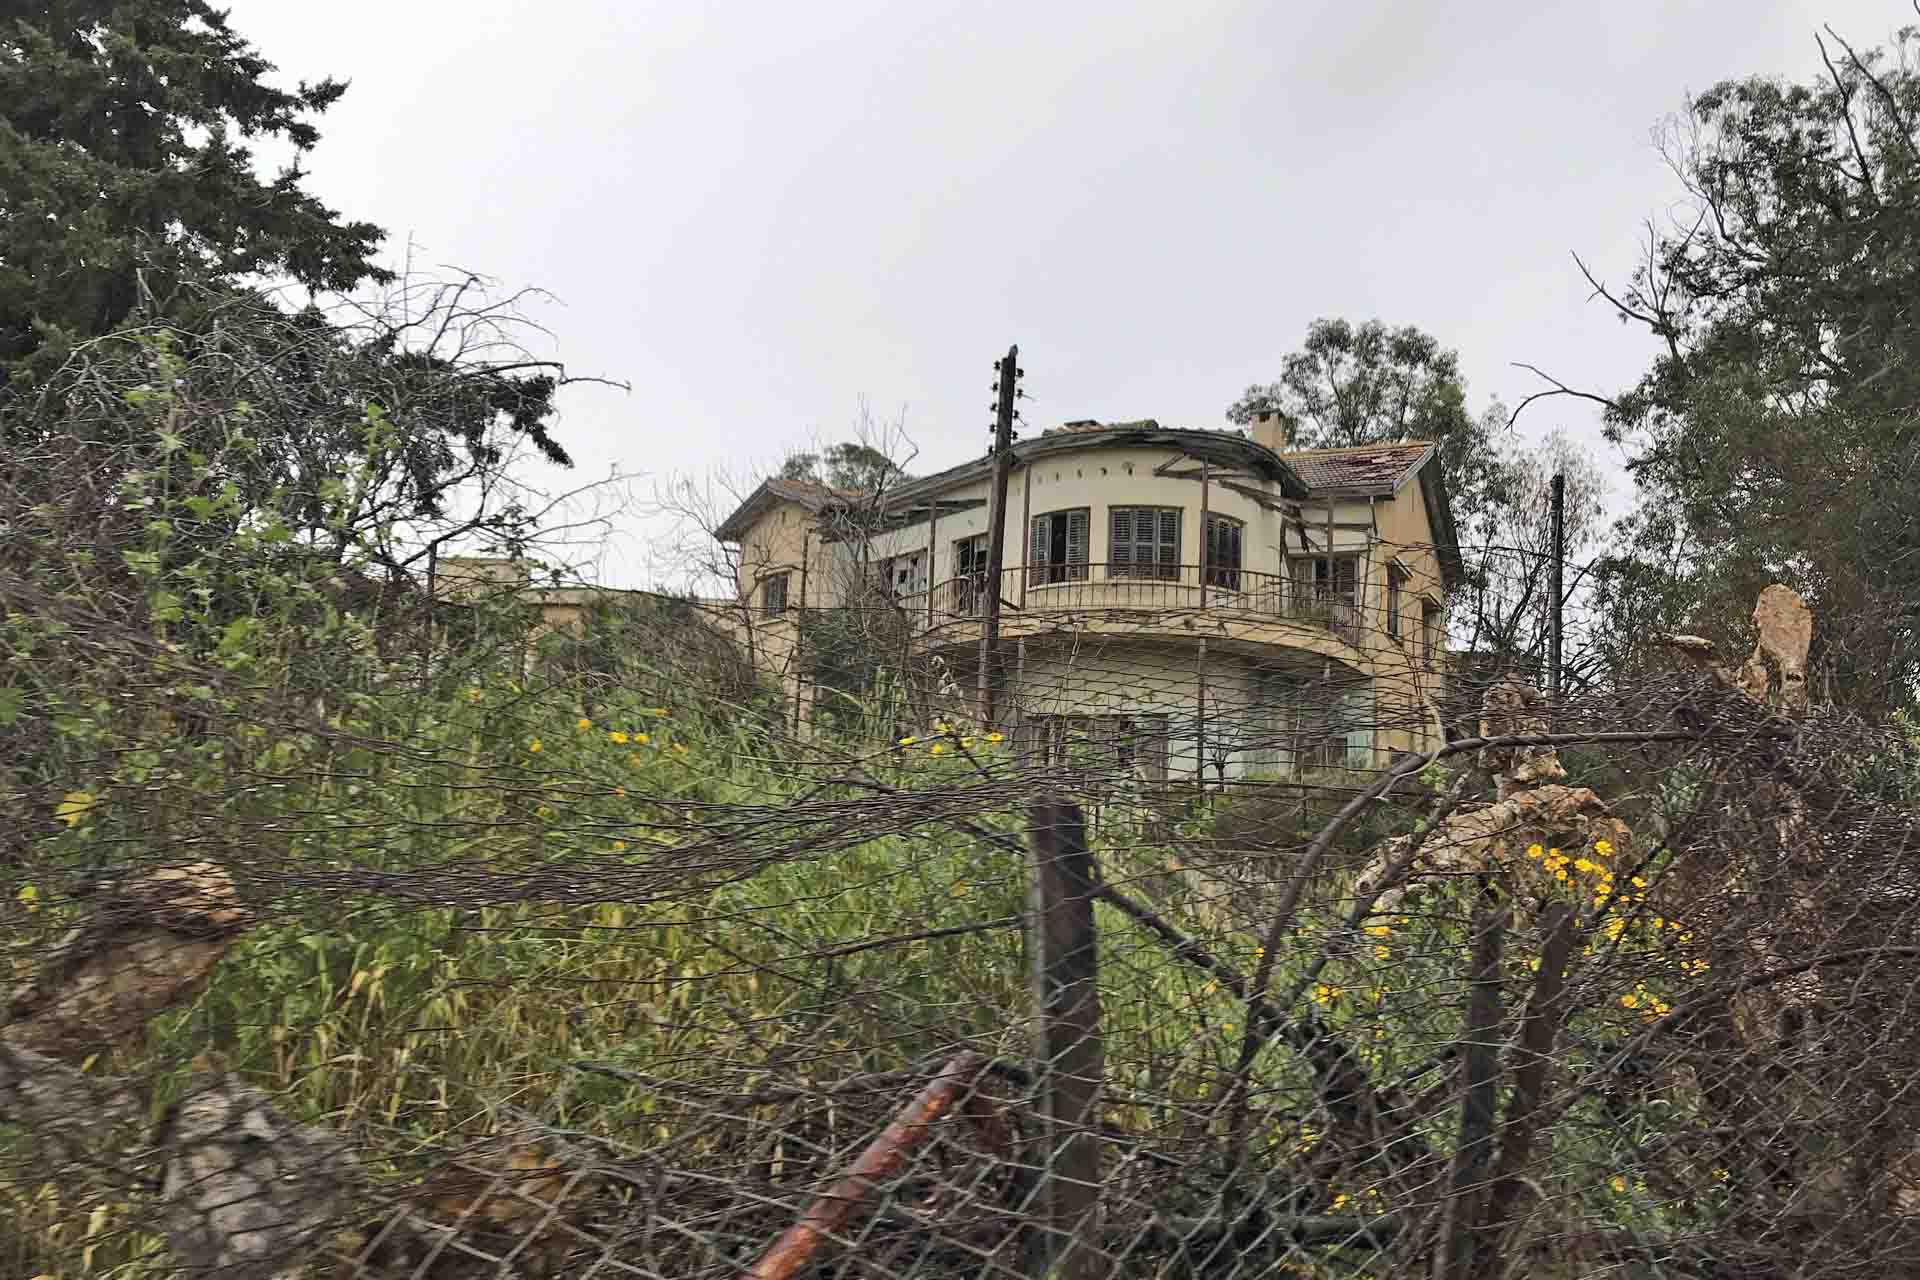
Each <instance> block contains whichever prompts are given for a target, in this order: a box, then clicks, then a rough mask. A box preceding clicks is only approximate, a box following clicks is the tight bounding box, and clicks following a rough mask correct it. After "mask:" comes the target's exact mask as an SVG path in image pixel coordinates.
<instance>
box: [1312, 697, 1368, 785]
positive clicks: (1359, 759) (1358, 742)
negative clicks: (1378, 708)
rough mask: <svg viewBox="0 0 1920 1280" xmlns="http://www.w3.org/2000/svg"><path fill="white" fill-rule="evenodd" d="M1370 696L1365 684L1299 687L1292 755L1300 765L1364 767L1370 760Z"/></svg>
mask: <svg viewBox="0 0 1920 1280" xmlns="http://www.w3.org/2000/svg"><path fill="white" fill-rule="evenodd" d="M1373 718H1374V717H1373V696H1372V692H1371V690H1369V689H1368V688H1367V687H1366V686H1365V685H1354V686H1350V687H1348V688H1346V689H1327V688H1325V687H1321V688H1317V689H1302V690H1301V691H1300V694H1299V710H1298V720H1297V722H1296V723H1297V724H1298V726H1299V728H1298V730H1297V732H1298V744H1299V745H1298V749H1297V754H1296V759H1297V760H1298V761H1299V767H1300V768H1301V769H1303V770H1304V769H1364V768H1368V767H1369V766H1371V765H1372V763H1373Z"/></svg>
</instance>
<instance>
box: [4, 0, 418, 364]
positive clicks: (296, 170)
mask: <svg viewBox="0 0 1920 1280" xmlns="http://www.w3.org/2000/svg"><path fill="white" fill-rule="evenodd" d="M11 8H12V12H11V13H10V15H9V16H8V17H7V18H6V19H5V20H4V21H0V181H4V184H5V188H6V192H7V197H6V205H7V208H6V210H5V214H4V216H0V368H3V369H5V370H6V371H7V372H9V373H13V372H16V371H18V370H20V369H21V368H22V367H23V365H26V364H28V363H29V362H32V358H33V357H34V356H35V355H36V353H41V354H42V359H41V360H40V361H38V362H36V363H37V364H39V365H40V366H42V367H44V366H45V365H46V364H48V363H51V362H52V361H53V360H55V359H57V358H58V354H59V353H60V352H62V351H64V350H65V349H66V348H67V347H68V346H70V345H71V344H72V343H73V342H74V341H76V340H78V339H81V338H85V337H91V336H97V335H100V334H104V333H108V332H111V331H112V330H113V329H114V328H116V327H117V326H119V325H120V324H122V323H123V322H125V321H126V320H127V319H128V318H129V316H131V315H132V314H133V313H134V311H135V309H136V307H137V306H140V305H141V304H142V303H143V302H144V303H145V304H147V307H148V310H149V312H150V313H151V314H165V315H169V316H175V315H177V314H178V311H179V309H180V308H181V307H182V306H184V305H185V304H187V303H190V302H194V301H197V300H203V299H204V297H205V295H204V293H203V292H201V291H197V290H187V291H184V292H183V291H182V285H183V283H186V282H192V281H198V282H202V283H204V282H207V281H214V280H218V281H230V282H239V281H243V280H248V279H255V278H260V277H290V278H291V279H293V280H296V281H298V282H299V283H301V284H303V285H306V286H309V287H312V288H315V289H325V290H345V289H350V288H352V287H354V286H355V285H358V284H360V283H362V282H364V281H368V280H374V281H383V280H386V279H388V278H389V276H388V273H387V272H385V271H384V270H383V269H381V268H380V267H379V266H377V265H376V264H375V263H374V261H373V254H374V252H375V250H376V249H377V248H378V247H379V244H380V242H381V239H382V237H383V235H384V233H383V232H382V231H381V230H380V229H379V228H378V227H375V226H374V225H372V224H371V223H367V222H356V221H343V220H342V219H341V217H340V215H339V214H338V213H336V212H335V211H334V210H332V209H330V208H328V207H327V206H326V205H325V204H323V203H322V202H321V201H320V200H319V199H317V198H316V197H315V196H314V195H312V194H311V193H310V192H308V191H306V190H305V189H304V188H303V186H302V182H303V179H304V177H305V174H304V172H303V170H302V169H301V168H300V165H299V162H298V159H297V156H298V155H299V154H301V153H304V152H306V151H307V150H309V149H311V148H312V147H313V145H314V144H315V143H316V142H317V141H318V140H319V133H318V131H317V130H316V128H315V127H314V124H313V122H312V118H313V117H315V116H318V115H320V114H321V113H323V112H324V111H326V109H327V108H328V107H330V106H332V105H333V104H334V103H335V102H337V101H338V100H339V98H340V95H341V94H342V93H344V92H345V91H346V85H345V84H343V83H341V82H339V81H336V80H331V79H326V80H322V81H320V82H319V83H317V84H307V83H304V82H302V83H301V84H299V85H298V86H297V87H296V88H294V89H291V90H286V89H279V88H275V87H272V86H271V85H270V84H268V83H267V82H266V77H267V76H268V75H269V74H270V73H271V72H272V71H273V69H274V68H273V66H272V64H271V63H269V62H267V61H265V60H264V59H263V58H262V57H261V56H260V55H259V54H258V53H257V52H256V51H255V50H254V49H253V47H252V46H251V45H250V44H249V43H248V42H247V41H246V40H245V39H244V38H243V37H241V36H240V35H239V34H237V33H236V32H235V31H234V30H233V29H232V28H231V27H230V26H228V24H227V17H226V15H225V14H224V13H223V12H221V11H220V10H218V9H215V8H214V7H212V6H211V5H210V4H208V3H206V0H49V2H47V3H42V4H39V5H29V6H25V7H21V6H12V7H11ZM262 137H265V138H273V139H280V140H284V141H285V142H286V143H289V144H291V145H292V147H293V148H294V150H295V154H296V159H295V161H294V162H293V163H291V164H289V165H288V166H287V167H286V168H284V169H283V170H281V172H280V173H279V174H277V175H276V176H275V177H273V178H272V179H271V180H263V179H262V178H261V177H260V175H259V174H258V173H257V172H256V169H255V162H254V156H253V154H252V151H251V150H250V148H249V147H248V146H247V145H245V144H244V140H247V139H254V138H262Z"/></svg>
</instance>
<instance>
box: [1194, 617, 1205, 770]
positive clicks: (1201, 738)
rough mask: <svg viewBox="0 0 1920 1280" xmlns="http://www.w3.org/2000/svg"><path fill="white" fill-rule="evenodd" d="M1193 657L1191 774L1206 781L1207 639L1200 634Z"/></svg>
mask: <svg viewBox="0 0 1920 1280" xmlns="http://www.w3.org/2000/svg"><path fill="white" fill-rule="evenodd" d="M1196 643H1197V645H1198V647H1197V649H1196V651H1195V653H1194V659H1193V686H1194V687H1193V755H1194V763H1193V776H1194V779H1195V780H1196V781H1198V782H1199V783H1200V784H1201V785H1202V786H1205V785H1206V781H1207V640H1206V637H1205V636H1202V637H1201V638H1200V639H1199V641H1197V642H1196Z"/></svg>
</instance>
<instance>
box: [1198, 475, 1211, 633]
mask: <svg viewBox="0 0 1920 1280" xmlns="http://www.w3.org/2000/svg"><path fill="white" fill-rule="evenodd" d="M1211 485H1212V473H1211V471H1210V470H1209V468H1208V466H1207V460H1206V459H1205V458H1202V459H1200V608H1201V609H1202V610H1204V609H1205V608H1206V607H1207V564H1208V562H1209V561H1210V560H1211V559H1212V557H1211V556H1209V555H1208V554H1207V552H1208V550H1209V549H1210V548H1209V546H1208V543H1209V542H1210V541H1211V540H1210V539H1209V538H1208V536H1207V534H1208V530H1207V517H1208V516H1209V515H1210V514H1212V513H1211V512H1210V511H1209V510H1208V501H1207V499H1208V494H1209V492H1210V489H1211Z"/></svg>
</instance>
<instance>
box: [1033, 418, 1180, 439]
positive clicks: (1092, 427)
mask: <svg viewBox="0 0 1920 1280" xmlns="http://www.w3.org/2000/svg"><path fill="white" fill-rule="evenodd" d="M1159 429H1160V424H1159V423H1158V422H1156V421H1155V420H1153V419H1152V418H1136V419H1135V420H1133V421H1132V422H1095V421H1094V420H1093V419H1092V418H1082V419H1080V420H1079V421H1077V422H1063V423H1061V424H1060V425H1059V426H1057V427H1048V428H1047V429H1046V430H1045V431H1042V432H1041V433H1040V434H1041V435H1043V436H1057V435H1082V434H1085V433H1086V432H1089V431H1127V430H1134V431H1158V430H1159Z"/></svg>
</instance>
